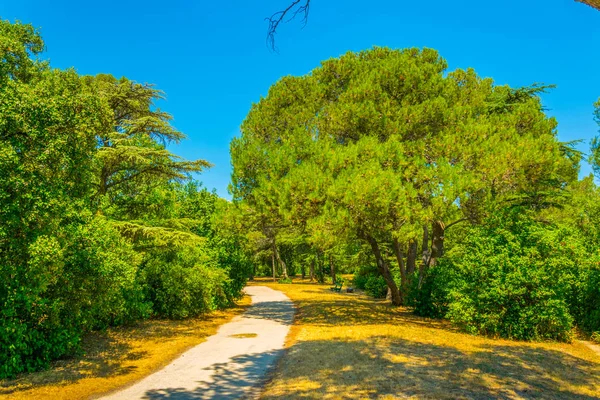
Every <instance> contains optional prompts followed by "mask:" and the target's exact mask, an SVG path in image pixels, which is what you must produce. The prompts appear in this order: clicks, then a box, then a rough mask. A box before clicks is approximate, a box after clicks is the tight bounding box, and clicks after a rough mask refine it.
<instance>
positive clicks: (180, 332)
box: [0, 305, 248, 396]
mask: <svg viewBox="0 0 600 400" xmlns="http://www.w3.org/2000/svg"><path fill="white" fill-rule="evenodd" d="M247 307H248V306H247V305H242V306H237V308H239V309H240V310H245V309H247ZM217 319H218V318H217ZM222 322H224V321H222ZM214 324H215V318H214V316H213V315H212V314H208V315H205V316H200V317H196V318H191V319H189V320H183V321H173V320H159V319H154V320H148V321H142V322H139V323H137V324H135V325H133V326H123V327H116V328H111V329H110V330H109V331H108V332H91V333H88V334H86V335H85V336H84V338H83V340H82V344H81V347H82V351H83V354H82V355H76V356H73V357H69V358H64V359H60V360H56V361H53V362H52V363H51V366H50V369H49V370H46V371H40V372H35V373H30V374H21V375H19V376H17V377H16V378H15V379H10V380H8V379H6V380H0V396H2V395H10V394H13V393H18V392H21V391H25V390H29V389H33V388H38V387H44V386H46V385H61V386H67V385H70V384H74V383H77V382H78V381H80V380H82V379H86V378H111V377H116V376H121V375H127V374H130V373H132V372H135V371H137V370H138V366H137V365H140V364H139V363H142V364H144V365H145V364H148V363H151V362H152V360H151V359H150V354H149V352H148V351H146V350H144V348H147V346H154V345H155V343H158V342H160V344H161V345H164V344H165V343H169V342H173V341H176V340H180V339H183V338H190V337H194V338H197V337H206V336H209V334H211V333H213V332H212V331H209V332H205V331H204V327H205V326H206V327H208V326H211V325H214ZM131 364H133V365H131ZM136 364H137V365H136ZM145 368H147V365H145Z"/></svg>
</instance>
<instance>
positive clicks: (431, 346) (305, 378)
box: [255, 280, 600, 400]
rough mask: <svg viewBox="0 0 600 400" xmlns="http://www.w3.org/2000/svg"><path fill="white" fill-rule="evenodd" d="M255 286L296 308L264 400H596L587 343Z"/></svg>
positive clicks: (597, 369) (318, 288)
mask: <svg viewBox="0 0 600 400" xmlns="http://www.w3.org/2000/svg"><path fill="white" fill-rule="evenodd" d="M255 284H264V285H267V286H269V287H272V288H273V289H277V290H281V291H283V292H284V293H286V294H287V295H288V296H289V297H290V299H292V301H293V302H294V303H295V304H296V306H297V310H298V312H297V315H296V318H295V322H294V325H293V327H292V331H291V333H290V336H289V338H288V343H287V350H286V355H285V356H284V357H282V359H281V360H280V362H279V364H278V366H277V368H276V369H275V370H274V371H273V373H272V375H271V379H270V382H269V383H268V384H267V386H266V388H265V390H264V391H263V394H262V397H261V398H262V399H286V398H290V399H292V398H307V399H338V398H347V399H359V398H376V399H391V398H418V399H423V398H425V399H461V398H469V399H470V398H473V399H481V398H503V399H519V398H543V399H580V400H581V399H595V398H600V355H599V354H597V353H595V352H594V351H593V350H591V349H590V348H589V347H587V346H586V345H585V344H583V343H581V342H577V341H576V342H573V343H572V344H567V343H531V342H517V341H509V340H495V339H490V338H484V337H478V336H472V335H468V334H464V333H461V332H459V331H457V330H456V329H454V328H453V327H451V326H450V325H449V324H448V323H447V322H446V321H440V320H431V319H427V318H420V317H417V316H415V315H413V314H411V313H410V312H409V310H407V309H406V308H395V307H391V306H390V305H388V304H387V303H386V302H385V301H381V300H374V299H372V298H369V297H367V296H365V295H362V294H348V293H333V292H331V291H330V290H329V289H328V286H324V285H316V284H309V283H307V282H305V281H299V280H296V281H295V283H294V284H277V283H272V282H268V281H266V280H264V281H259V282H256V283H255Z"/></svg>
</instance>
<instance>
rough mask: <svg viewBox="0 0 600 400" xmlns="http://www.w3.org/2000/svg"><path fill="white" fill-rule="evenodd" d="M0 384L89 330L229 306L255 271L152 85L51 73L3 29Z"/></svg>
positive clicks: (43, 363)
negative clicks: (172, 147) (174, 146)
mask: <svg viewBox="0 0 600 400" xmlns="http://www.w3.org/2000/svg"><path fill="white" fill-rule="evenodd" d="M0 43H2V45H0V176H2V179H0V281H1V282H2V285H0V378H5V377H11V376H14V375H15V374H17V373H20V372H27V371H35V370H38V369H41V368H45V367H47V366H48V364H49V362H50V361H51V360H53V359H56V358H59V357H64V356H68V355H71V354H73V353H75V352H77V351H78V348H79V347H78V346H79V342H80V340H81V338H82V336H83V335H84V334H85V333H86V332H89V331H91V330H95V329H104V328H106V327H108V326H112V325H119V324H126V323H131V322H134V321H137V320H139V319H143V318H147V317H149V316H151V315H155V316H166V317H171V318H184V317H187V316H191V315H197V314H199V313H202V312H207V311H210V310H213V309H215V308H218V307H224V306H227V305H230V304H231V303H232V301H233V300H235V299H236V298H238V297H239V296H240V295H241V290H242V288H243V286H244V284H245V280H246V277H247V271H248V270H249V268H250V267H251V264H250V259H249V258H248V257H247V255H246V253H245V251H244V248H243V237H242V236H241V235H239V234H238V232H237V230H236V227H235V224H229V225H228V224H225V223H224V222H223V220H224V219H225V217H226V216H227V215H228V214H229V213H230V211H231V205H230V204H229V203H227V202H226V201H224V200H222V199H219V198H218V197H217V196H216V194H214V193H209V192H208V191H206V190H205V189H202V188H201V187H200V185H199V184H196V183H191V184H188V185H185V184H183V183H182V182H186V181H187V182H189V181H191V178H190V174H191V173H192V172H197V171H199V170H201V168H203V167H205V166H208V163H207V162H206V161H203V160H196V161H185V160H181V159H180V158H179V157H177V156H175V155H174V154H172V153H171V152H169V151H168V150H167V149H166V147H165V143H169V142H177V141H179V140H181V139H183V138H184V137H185V135H183V134H182V133H181V132H178V131H176V130H175V129H174V128H173V127H172V126H171V125H170V119H171V117H170V116H169V115H168V114H166V113H164V112H162V111H160V110H157V109H156V107H154V104H153V102H154V101H155V100H156V99H159V98H160V97H161V93H160V92H159V91H157V90H155V89H153V88H152V87H151V86H150V85H142V84H137V83H135V82H131V81H129V80H127V79H125V78H122V79H120V80H117V79H115V78H113V77H111V76H106V75H102V76H98V77H81V76H79V75H78V74H77V73H76V72H75V71H73V70H68V71H60V70H53V69H50V68H49V66H48V64H47V63H45V62H39V61H38V60H37V58H36V55H37V53H38V52H39V51H41V50H42V49H43V47H44V45H43V42H42V40H41V38H40V37H39V35H38V34H37V32H36V31H35V30H34V29H33V28H32V27H31V26H28V25H21V24H10V23H8V22H6V21H1V20H0Z"/></svg>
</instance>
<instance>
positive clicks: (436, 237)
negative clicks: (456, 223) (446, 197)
mask: <svg viewBox="0 0 600 400" xmlns="http://www.w3.org/2000/svg"><path fill="white" fill-rule="evenodd" d="M445 230H446V228H445V226H444V223H443V222H442V221H436V222H434V223H433V226H432V232H431V236H432V238H431V257H429V265H428V267H432V266H434V265H435V264H436V263H437V260H438V259H439V258H440V257H442V256H443V255H444V232H445Z"/></svg>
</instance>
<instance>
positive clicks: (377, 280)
mask: <svg viewBox="0 0 600 400" xmlns="http://www.w3.org/2000/svg"><path fill="white" fill-rule="evenodd" d="M387 290H388V288H387V284H386V282H385V279H383V277H382V276H381V275H369V277H368V278H367V281H366V282H365V292H367V294H368V295H369V296H372V297H375V298H376V299H383V298H385V296H386V294H387Z"/></svg>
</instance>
